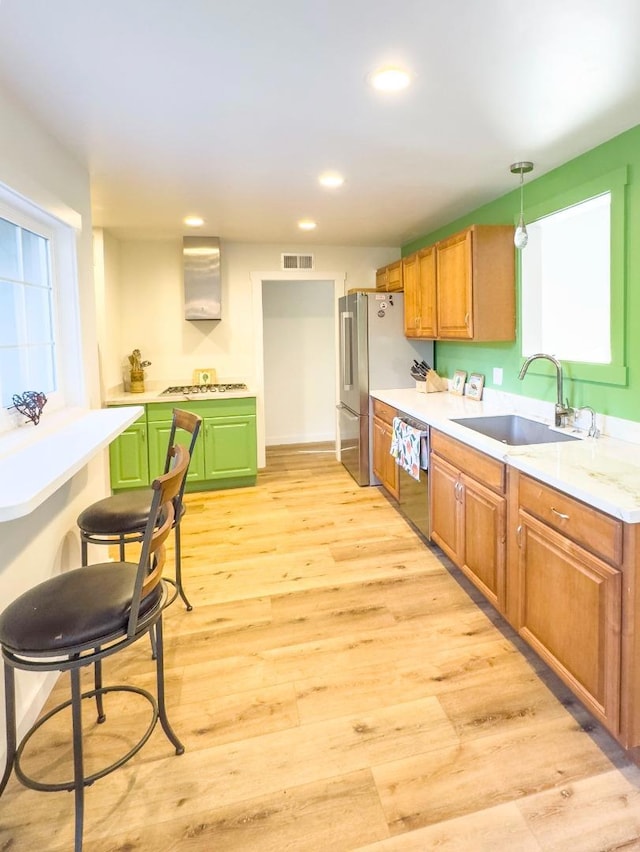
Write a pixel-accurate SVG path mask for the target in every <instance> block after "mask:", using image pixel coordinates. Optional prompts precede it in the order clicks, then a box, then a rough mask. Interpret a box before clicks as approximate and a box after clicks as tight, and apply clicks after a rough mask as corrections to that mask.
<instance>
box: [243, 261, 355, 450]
mask: <svg viewBox="0 0 640 852" xmlns="http://www.w3.org/2000/svg"><path fill="white" fill-rule="evenodd" d="M251 280H252V289H253V303H254V311H253V315H254V335H255V337H254V339H255V353H256V370H255V374H256V410H257V435H258V467H264V466H265V456H266V452H265V448H266V444H267V414H268V429H269V443H276V441H277V442H280V443H294V442H296V443H303V442H307V441H309V442H310V441H314V440H323V438H320V437H316V435H318V434H319V433H318V432H314V431H313V429H314V427H313V420H314V416H315V415H317V414H318V412H319V411H320V407H322V408H324V409H328V410H325V415H324V418H323V419H322V425H321V426H320V432H322V431H324V433H325V434H327V432H330V434H331V436H332V439H333V440H334V441H335V443H336V449H337V439H336V426H335V423H336V418H335V404H336V399H337V389H338V353H337V346H338V333H337V329H338V318H337V306H338V299H339V298H340V296H342V295H343V292H344V280H345V275H344V273H331V272H325V273H321V272H318V273H313V272H309V271H305V272H298V271H296V272H284V271H280V272H267V273H265V272H255V273H252V274H251ZM331 325H332V326H333V333H332V334H330V341H329V342H328V343H327V341H326V340H323V339H322V338H323V337H326V336H327V332H328V329H329V327H330V326H331ZM276 340H277V342H276ZM314 340H315V341H316V345H317V346H319V348H320V356H319V357H320V359H321V360H320V362H319V363H317V364H314V358H315V355H314V351H313V342H314ZM265 352H266V353H267V354H266V357H265ZM302 360H304V361H305V362H306V363H305V364H304V365H301V364H300V363H299V362H300V361H302ZM314 366H315V368H316V370H315V372H317V373H318V377H317V381H314ZM285 370H286V372H287V374H288V375H285ZM320 372H321V373H322V377H320ZM329 374H330V377H329ZM314 384H317V388H316V391H317V392H316V394H315V395H314ZM294 385H295V387H294ZM266 390H268V393H269V403H270V404H271V403H272V402H273V405H274V406H278V409H277V410H275V409H274V408H273V407H272V406H271V405H270V407H269V410H268V411H267V408H266V400H265V393H266ZM274 400H275V401H274ZM326 418H332V420H333V426H332V427H330V426H328V425H327V419H326ZM319 419H320V418H316V420H317V421H319ZM299 438H301V440H298V439H299ZM325 440H326V438H325Z"/></svg>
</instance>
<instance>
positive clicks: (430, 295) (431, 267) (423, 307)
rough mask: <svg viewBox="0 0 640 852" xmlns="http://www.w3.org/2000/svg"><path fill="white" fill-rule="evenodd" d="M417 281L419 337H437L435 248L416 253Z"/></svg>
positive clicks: (431, 247) (430, 247)
mask: <svg viewBox="0 0 640 852" xmlns="http://www.w3.org/2000/svg"><path fill="white" fill-rule="evenodd" d="M418 281H419V293H420V300H419V305H420V311H419V317H420V337H437V336H438V317H437V287H436V250H435V246H429V248H425V249H421V250H420V251H419V252H418Z"/></svg>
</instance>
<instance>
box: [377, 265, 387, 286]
mask: <svg viewBox="0 0 640 852" xmlns="http://www.w3.org/2000/svg"><path fill="white" fill-rule="evenodd" d="M388 284H389V270H388V268H387V267H386V266H383V267H382V268H381V269H378V270H377V272H376V290H382V291H383V292H386V290H387V285H388Z"/></svg>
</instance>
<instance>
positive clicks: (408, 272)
mask: <svg viewBox="0 0 640 852" xmlns="http://www.w3.org/2000/svg"><path fill="white" fill-rule="evenodd" d="M418 275H419V270H418V255H417V254H412V255H409V257H405V258H404V260H403V261H402V280H403V282H404V333H405V336H406V337H420V292H419V288H420V282H419V278H418Z"/></svg>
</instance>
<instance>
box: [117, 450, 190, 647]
mask: <svg viewBox="0 0 640 852" xmlns="http://www.w3.org/2000/svg"><path fill="white" fill-rule="evenodd" d="M168 458H169V466H170V467H169V470H168V471H167V473H163V474H162V476H159V477H158V478H157V479H155V480H154V481H153V482H152V484H151V488H152V489H153V499H152V501H151V511H150V512H149V518H148V521H147V526H146V529H145V533H144V538H143V540H142V548H141V552H140V560H139V562H138V572H137V575H136V582H135V587H134V592H133V599H132V601H131V612H130V615H129V624H128V629H127V635H128V636H134V635H135V634H136V633H137V632H138V616H139V611H140V601H141V600H143V598H145V597H146V596H147V595H148V594H149V592H151V591H153V589H155V588H156V586H157V585H158V583H159V582H160V581H161V579H162V569H163V567H164V562H165V547H164V543H165V541H166V540H167V536H168V535H169V533H170V532H171V529H172V527H173V522H174V518H175V508H174V506H175V500H176V498H177V497H178V495H179V494H180V492H181V489H182V488H183V487H184V480H185V479H186V474H187V469H188V467H189V458H190V456H189V451H188V450H187V448H186V447H184V446H182V445H181V444H175V445H174V446H172V447H170V449H169V453H168ZM172 460H173V463H172ZM160 519H162V522H161V523H160Z"/></svg>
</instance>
